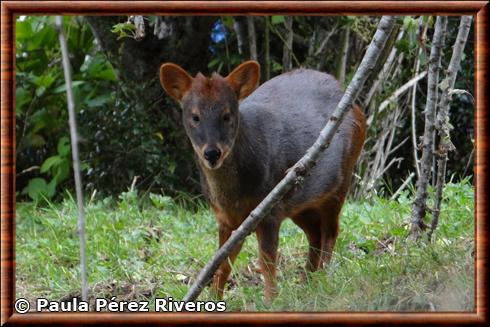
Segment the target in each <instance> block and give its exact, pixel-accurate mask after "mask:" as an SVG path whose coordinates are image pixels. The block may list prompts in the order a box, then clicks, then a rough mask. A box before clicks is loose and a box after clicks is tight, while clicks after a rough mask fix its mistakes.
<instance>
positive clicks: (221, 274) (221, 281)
mask: <svg viewBox="0 0 490 327" xmlns="http://www.w3.org/2000/svg"><path fill="white" fill-rule="evenodd" d="M232 232H233V230H232V229H231V228H229V227H227V226H225V225H223V224H220V225H219V247H220V248H221V247H222V246H223V244H224V243H225V242H226V241H227V240H228V238H230V235H231V233H232ZM242 245H243V243H240V244H239V245H238V246H237V247H236V248H235V249H234V250H233V251H232V252H231V253H230V256H229V257H228V259H227V260H225V261H224V262H223V263H222V264H221V265H220V266H219V268H218V270H217V271H216V273H215V274H214V278H213V287H212V292H213V293H214V295H215V296H216V297H217V298H218V299H222V298H223V290H224V289H225V284H226V281H227V280H228V276H230V272H231V265H230V263H233V261H235V259H236V257H237V256H238V254H239V253H240V250H241V248H242Z"/></svg>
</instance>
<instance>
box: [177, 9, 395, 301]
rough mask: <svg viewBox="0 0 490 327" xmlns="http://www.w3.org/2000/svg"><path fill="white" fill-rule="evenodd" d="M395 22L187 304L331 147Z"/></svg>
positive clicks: (387, 24) (383, 25)
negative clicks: (316, 133) (309, 143)
mask: <svg viewBox="0 0 490 327" xmlns="http://www.w3.org/2000/svg"><path fill="white" fill-rule="evenodd" d="M394 23H395V17H394V16H383V17H382V18H381V20H380V22H379V24H378V28H377V30H376V34H375V35H374V38H373V40H372V41H371V44H370V45H369V47H368V49H367V51H366V54H365V55H364V58H363V60H362V62H361V64H360V65H359V69H358V70H357V71H356V73H355V75H354V77H353V78H352V81H351V82H350V84H349V86H348V87H347V90H346V91H345V93H344V96H343V97H342V99H341V100H340V102H339V103H338V105H337V108H336V109H335V111H334V112H333V114H332V116H331V119H329V120H328V122H327V124H326V125H325V127H324V128H323V129H322V131H321V132H320V135H319V137H318V138H317V140H316V141H315V143H314V144H313V145H312V146H311V147H310V148H309V149H308V151H307V152H306V154H305V155H304V156H303V157H302V158H301V159H300V160H299V161H298V162H297V163H296V164H295V165H294V166H293V167H291V168H290V169H289V170H288V172H287V174H286V176H285V177H284V178H283V179H282V180H281V181H280V182H279V183H278V184H277V185H276V187H274V189H272V191H271V192H270V193H269V194H268V195H267V196H266V197H265V199H264V200H262V202H261V203H260V204H259V205H258V206H257V208H255V209H254V210H252V212H251V213H250V214H249V216H248V217H247V218H246V219H245V220H244V221H243V223H242V224H241V225H240V227H238V228H237V229H236V230H235V231H234V232H233V234H232V235H231V237H230V238H229V239H228V240H227V241H226V242H225V243H224V244H223V246H222V247H221V248H220V249H219V250H218V251H217V252H216V253H215V255H214V257H213V258H212V259H211V260H210V261H209V262H208V263H207V264H206V265H205V266H204V268H203V269H202V270H201V272H200V273H199V275H198V276H197V278H196V281H195V282H194V284H193V285H192V286H191V288H190V289H189V291H188V292H187V294H186V295H185V297H184V301H193V300H195V299H196V298H197V297H198V296H199V294H200V293H201V291H202V289H203V288H204V286H205V285H206V283H207V282H208V281H209V280H210V279H211V278H212V276H213V274H214V272H215V271H216V270H217V269H218V267H219V265H220V264H221V263H222V262H223V261H224V260H226V258H228V256H229V254H230V253H231V251H232V250H233V249H234V248H235V247H236V246H237V245H238V244H240V243H241V242H242V241H243V240H244V239H245V237H247V236H248V235H249V234H250V233H252V232H253V231H254V230H255V228H256V227H257V225H258V224H259V223H260V221H261V220H262V219H263V218H264V217H265V216H266V215H267V214H268V213H269V212H270V211H271V210H272V209H273V208H274V206H275V205H277V203H278V202H279V201H280V200H281V199H282V198H283V197H284V196H285V195H286V194H287V193H288V192H289V191H290V190H291V189H292V188H293V187H294V186H295V184H296V183H297V182H299V181H300V180H301V179H302V178H304V176H305V175H306V174H307V173H308V171H309V170H310V169H311V168H312V167H313V166H314V164H315V163H316V161H317V160H318V159H319V157H320V155H321V154H322V153H323V151H324V150H325V149H326V148H327V146H328V144H330V141H331V140H332V138H333V137H334V135H335V132H336V131H337V129H338V127H339V126H340V124H341V122H342V120H343V118H344V116H345V114H346V113H347V112H348V111H349V110H350V109H351V108H352V105H353V103H354V100H355V99H356V98H357V96H358V95H359V92H360V90H361V88H362V86H363V85H364V83H365V81H366V79H367V77H368V76H369V73H370V72H371V70H372V69H373V67H374V65H375V64H376V60H377V58H378V57H379V55H380V53H381V51H382V49H383V47H384V45H385V43H386V40H387V38H388V36H389V35H390V33H391V31H392V29H393V26H394Z"/></svg>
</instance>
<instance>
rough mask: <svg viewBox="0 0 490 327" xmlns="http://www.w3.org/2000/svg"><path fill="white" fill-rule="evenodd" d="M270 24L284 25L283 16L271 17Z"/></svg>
mask: <svg viewBox="0 0 490 327" xmlns="http://www.w3.org/2000/svg"><path fill="white" fill-rule="evenodd" d="M271 23H272V24H274V25H275V24H282V23H284V16H272V17H271Z"/></svg>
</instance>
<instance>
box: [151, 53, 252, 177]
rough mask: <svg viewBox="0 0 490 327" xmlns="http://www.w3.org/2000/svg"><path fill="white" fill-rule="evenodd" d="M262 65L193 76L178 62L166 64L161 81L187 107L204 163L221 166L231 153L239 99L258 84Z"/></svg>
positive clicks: (189, 125)
mask: <svg viewBox="0 0 490 327" xmlns="http://www.w3.org/2000/svg"><path fill="white" fill-rule="evenodd" d="M259 71H260V67H259V65H258V64H257V63H256V62H254V61H248V62H245V63H243V64H242V65H240V66H238V67H237V68H236V69H235V70H234V71H233V72H231V73H230V75H228V76H227V77H222V76H220V75H219V74H216V73H214V74H213V75H212V76H211V77H209V78H208V77H205V76H204V75H202V74H201V73H199V74H197V76H196V77H195V78H192V77H191V76H190V75H189V74H187V72H185V71H184V70H183V69H182V68H180V67H179V66H177V65H174V64H163V65H162V67H161V68H160V81H161V83H162V86H163V88H164V89H165V91H167V93H168V94H169V95H170V96H172V97H173V98H174V99H176V100H177V101H178V102H179V103H180V105H181V107H182V110H183V115H182V116H183V121H184V128H185V131H186V133H187V136H188V137H189V139H190V140H191V143H192V146H193V148H194V150H195V151H196V154H197V156H198V158H199V160H200V161H201V163H202V164H203V165H204V167H206V168H207V169H211V170H212V169H218V168H220V167H221V166H222V164H223V161H224V160H225V159H226V158H227V157H228V155H229V154H230V153H231V151H232V148H233V146H234V144H235V140H236V138H237V135H238V128H239V124H240V121H239V118H240V114H239V110H238V100H240V99H243V98H245V97H246V96H248V95H249V94H250V93H252V91H253V90H254V89H255V88H256V87H257V84H258V81H259V77H260V74H259Z"/></svg>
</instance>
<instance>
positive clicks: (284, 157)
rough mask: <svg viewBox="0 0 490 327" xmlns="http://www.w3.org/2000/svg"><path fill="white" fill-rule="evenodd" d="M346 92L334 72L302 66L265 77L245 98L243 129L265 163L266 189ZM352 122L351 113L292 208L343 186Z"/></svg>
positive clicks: (317, 131) (291, 203)
mask: <svg viewBox="0 0 490 327" xmlns="http://www.w3.org/2000/svg"><path fill="white" fill-rule="evenodd" d="M342 95H343V91H342V89H341V88H340V85H339V84H338V82H337V81H336V80H335V79H334V78H333V77H332V76H330V75H328V74H325V73H321V72H318V71H314V70H308V69H299V70H294V71H292V72H289V73H286V74H282V75H279V76H277V77H275V78H273V79H271V80H269V81H267V82H266V83H264V84H263V85H261V86H260V87H259V88H258V89H257V90H255V91H254V92H253V93H252V94H251V95H250V96H249V97H247V98H246V99H244V100H243V101H242V103H241V104H240V114H241V121H240V125H241V126H240V128H242V130H243V132H244V133H246V134H247V139H248V140H250V142H251V143H252V144H251V146H252V148H253V152H254V155H255V157H256V158H255V159H254V160H260V161H261V162H263V163H264V168H265V172H264V174H263V179H264V181H263V186H264V187H265V189H263V190H261V191H262V192H264V193H265V192H268V191H269V190H270V189H272V187H274V186H275V184H276V183H277V182H278V181H279V180H280V179H281V178H282V177H283V176H284V175H285V173H286V170H287V169H288V168H290V167H291V166H293V165H294V164H295V163H296V162H297V161H298V160H299V159H300V158H301V157H302V156H303V155H304V154H305V152H306V150H307V149H308V148H309V147H310V146H311V145H313V143H314V142H315V140H316V139H317V137H318V135H319V134H320V131H321V130H322V128H323V127H324V126H325V124H326V123H327V120H328V118H329V117H330V115H331V114H332V112H333V111H334V110H335V108H336V106H337V104H338V102H339V101H340V99H341V98H342ZM353 126H354V124H353V115H352V113H351V112H349V113H348V114H347V115H346V117H345V118H344V121H343V122H342V124H341V126H340V128H339V131H338V132H337V134H336V135H335V137H334V138H333V140H332V142H331V144H330V146H329V148H327V150H326V151H325V152H324V153H323V154H322V156H321V159H320V160H319V161H318V162H317V165H316V166H315V167H314V168H313V169H312V171H311V174H310V175H309V176H308V177H307V178H306V179H305V183H304V184H303V186H302V187H301V191H299V192H294V194H293V195H292V197H291V198H290V199H287V200H286V201H287V203H288V206H294V205H296V204H300V203H305V202H307V201H310V200H313V199H315V198H317V197H319V196H321V195H322V194H324V193H329V192H330V191H334V190H335V189H336V188H337V187H339V186H340V183H341V182H342V181H341V180H340V178H342V177H341V176H342V173H341V167H342V162H341V158H343V157H344V156H343V155H342V153H343V152H344V151H349V150H350V149H349V146H350V141H349V140H350V135H351V134H352V128H353ZM262 192H261V193H262Z"/></svg>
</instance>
